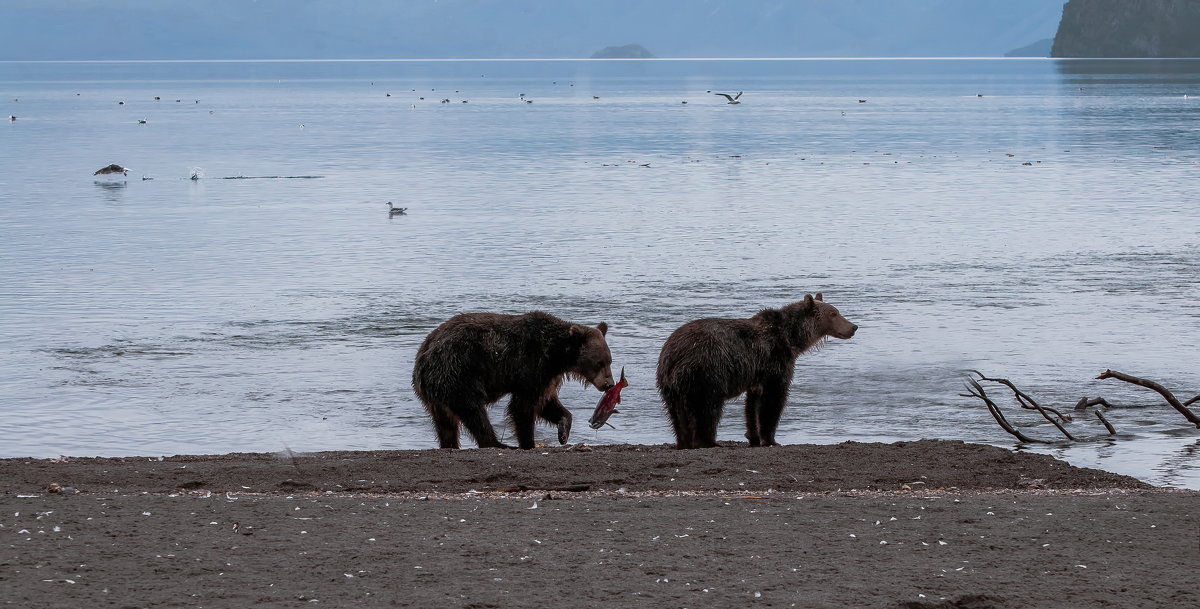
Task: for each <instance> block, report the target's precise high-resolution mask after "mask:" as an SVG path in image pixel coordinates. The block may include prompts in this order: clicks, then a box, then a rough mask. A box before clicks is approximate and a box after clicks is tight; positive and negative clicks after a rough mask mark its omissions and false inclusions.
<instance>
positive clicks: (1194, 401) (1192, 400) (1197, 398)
mask: <svg viewBox="0 0 1200 609" xmlns="http://www.w3.org/2000/svg"><path fill="white" fill-rule="evenodd" d="M1196 402H1200V395H1198V396H1196V397H1194V398H1192V399H1190V400H1188V401H1186V402H1184V403H1183V405H1184V406H1191V405H1192V404H1195V403H1196Z"/></svg>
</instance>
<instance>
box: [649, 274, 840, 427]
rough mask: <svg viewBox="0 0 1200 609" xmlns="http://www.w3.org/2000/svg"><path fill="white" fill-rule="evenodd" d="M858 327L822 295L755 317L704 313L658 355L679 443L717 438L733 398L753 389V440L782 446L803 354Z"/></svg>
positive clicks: (749, 414)
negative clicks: (779, 438) (780, 430)
mask: <svg viewBox="0 0 1200 609" xmlns="http://www.w3.org/2000/svg"><path fill="white" fill-rule="evenodd" d="M856 330H858V326H856V325H854V324H853V323H851V322H850V321H849V320H848V319H846V318H845V317H842V315H841V313H839V312H838V310H837V309H836V308H834V307H833V305H829V304H826V303H825V302H824V301H823V300H822V297H821V294H817V295H816V297H813V296H812V295H806V296H805V297H804V300H802V301H800V302H794V303H792V304H789V305H787V306H785V307H783V308H782V309H763V310H762V311H761V312H759V313H758V314H757V315H755V316H754V317H751V318H749V319H698V320H696V321H690V322H688V323H686V324H684V325H682V326H680V327H679V328H678V329H677V330H675V331H674V332H673V333H671V336H670V337H669V338H667V342H666V343H664V344H663V348H662V352H661V353H660V354H659V356H658V374H657V377H656V381H657V385H658V393H659V395H661V396H662V400H663V405H664V407H665V408H666V411H667V414H668V415H669V416H670V418H671V426H672V427H673V428H674V430H675V444H676V446H677V447H678V448H706V447H711V446H716V445H717V423H719V422H720V420H721V410H722V408H723V407H724V405H725V400H728V399H730V398H735V397H737V396H739V395H741V394H743V393H745V394H746V439H747V440H749V441H750V445H751V446H774V445H777V444H778V443H777V442H776V441H775V429H776V428H777V427H778V426H779V417H780V415H781V414H783V406H784V404H785V403H786V402H787V396H788V388H789V386H790V385H791V382H792V374H793V372H794V371H795V370H794V369H795V366H796V358H797V357H799V356H800V354H801V353H804V352H805V351H807V350H809V349H811V348H812V347H813V346H815V345H817V344H818V343H820V342H821V341H822V340H823V339H824V338H825V337H827V336H832V337H834V338H841V339H847V338H850V337H851V336H854V332H855V331H856Z"/></svg>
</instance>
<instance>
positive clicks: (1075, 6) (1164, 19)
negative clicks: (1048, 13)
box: [1050, 0, 1200, 57]
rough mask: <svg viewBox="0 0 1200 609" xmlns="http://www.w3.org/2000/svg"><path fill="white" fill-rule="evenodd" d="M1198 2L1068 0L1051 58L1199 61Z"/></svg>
mask: <svg viewBox="0 0 1200 609" xmlns="http://www.w3.org/2000/svg"><path fill="white" fill-rule="evenodd" d="M1197 32H1200V2H1195V1H1194V0H1070V1H1069V2H1067V3H1066V5H1064V6H1063V14H1062V21H1061V22H1060V23H1059V26H1058V34H1057V35H1056V36H1055V37H1054V46H1053V47H1052V48H1051V50H1050V56H1051V57H1200V36H1197Z"/></svg>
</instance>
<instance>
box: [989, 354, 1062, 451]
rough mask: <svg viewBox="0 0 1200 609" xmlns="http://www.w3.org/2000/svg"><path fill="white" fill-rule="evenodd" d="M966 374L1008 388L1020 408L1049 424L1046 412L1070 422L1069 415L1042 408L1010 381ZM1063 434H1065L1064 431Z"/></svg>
mask: <svg viewBox="0 0 1200 609" xmlns="http://www.w3.org/2000/svg"><path fill="white" fill-rule="evenodd" d="M967 372H974V373H975V374H977V375H979V380H981V381H991V382H993V383H1000V384H1001V385H1004V386H1006V387H1008V388H1009V389H1012V392H1013V395H1015V396H1017V403H1018V404H1020V405H1021V408H1024V409H1026V410H1036V411H1038V412H1040V413H1042V416H1044V417H1046V420H1048V421H1050V422H1051V423H1053V422H1054V420H1053V419H1051V418H1050V417H1048V416H1046V413H1047V412H1053V413H1054V416H1056V417H1058V418H1059V420H1060V421H1070V420H1071V417H1070V415H1064V414H1063V413H1061V412H1059V411H1057V410H1055V409H1053V408H1047V407H1043V406H1041V405H1039V404H1038V403H1037V400H1035V399H1033V398H1032V397H1031V396H1030V395H1029V394H1028V393H1025V392H1024V391H1021V390H1020V389H1017V386H1016V385H1014V384H1013V383H1012V381H1010V380H1008V379H999V378H996V379H993V378H988V377H986V376H984V375H983V373H982V372H980V371H978V370H968V371H967ZM1059 429H1062V428H1061V427H1059ZM1063 433H1066V432H1065V431H1064V432H1063ZM1068 437H1070V435H1069V434H1068Z"/></svg>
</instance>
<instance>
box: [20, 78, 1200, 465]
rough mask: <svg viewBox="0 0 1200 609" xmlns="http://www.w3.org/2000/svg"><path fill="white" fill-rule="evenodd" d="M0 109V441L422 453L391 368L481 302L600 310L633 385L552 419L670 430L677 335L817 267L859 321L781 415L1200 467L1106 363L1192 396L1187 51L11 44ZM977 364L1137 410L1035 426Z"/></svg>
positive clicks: (1197, 269)
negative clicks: (107, 55)
mask: <svg viewBox="0 0 1200 609" xmlns="http://www.w3.org/2000/svg"><path fill="white" fill-rule="evenodd" d="M707 91H714V92H730V93H736V92H738V91H744V92H745V93H744V94H743V96H742V97H741V101H742V103H741V104H739V105H728V104H726V103H724V99H722V98H720V97H717V96H715V95H713V94H711V93H708V92H707ZM389 94H390V95H389ZM521 94H524V99H525V100H529V101H531V102H532V103H525V102H524V101H523V100H522V98H521ZM980 96H982V97H980ZM156 97H158V98H160V99H156ZM421 97H423V98H424V99H419V98H421ZM443 98H448V99H449V100H450V103H440V100H441V99H443ZM464 100H466V101H467V102H468V103H463V101H464ZM860 100H865V101H860ZM685 101H686V102H687V103H686V104H684V103H683V102H685ZM120 102H124V103H123V104H122V103H120ZM0 103H2V104H3V105H4V107H5V108H6V109H7V112H5V114H11V115H15V116H17V120H15V121H9V122H7V123H6V124H4V125H2V126H0V270H2V275H3V288H2V289H0V400H2V402H0V456H30V455H31V456H37V457H57V456H58V455H79V456H90V455H163V454H175V453H223V452H230V451H279V450H283V449H284V448H285V446H286V447H290V449H292V450H294V451H316V450H328V449H397V448H429V447H434V446H436V441H435V438H434V434H433V431H432V428H431V426H430V424H429V422H428V419H427V417H426V415H425V413H424V411H423V409H422V407H421V405H420V403H419V402H418V401H417V399H416V397H415V396H414V395H413V392H412V390H411V387H410V375H411V371H412V364H413V357H414V354H415V352H416V349H417V346H418V345H419V344H420V342H421V340H422V339H423V338H424V336H425V335H426V334H427V333H428V332H429V331H430V330H432V329H433V328H434V327H436V326H437V325H438V324H439V323H440V322H441V321H443V320H445V319H446V318H448V317H450V316H451V315H454V314H456V313H459V312H463V311H477V310H488V311H502V312H522V311H528V310H534V309H540V310H545V311H547V312H550V313H553V314H555V315H558V316H560V317H562V318H565V319H568V320H571V321H577V322H582V323H589V324H594V323H597V322H599V321H607V322H608V324H609V325H610V328H611V329H610V331H609V335H608V340H609V344H610V346H611V348H612V351H613V355H614V359H615V362H614V368H619V367H621V366H624V367H625V370H626V373H627V375H628V377H629V380H630V383H631V386H630V387H629V388H628V389H626V390H625V392H624V394H623V395H624V400H623V404H622V407H621V413H620V414H618V415H615V416H614V417H613V418H612V419H611V422H612V423H613V424H614V425H615V426H616V427H617V429H615V430H614V429H609V428H605V429H604V430H601V431H598V432H597V431H592V430H590V429H588V428H587V426H586V423H585V421H586V419H587V417H588V416H589V414H590V412H591V409H592V408H593V407H594V406H595V404H596V401H597V400H598V399H599V397H600V395H599V393H598V392H596V391H595V390H594V389H592V390H585V389H583V388H580V387H578V386H577V385H574V384H572V385H569V386H567V387H564V389H563V394H562V397H563V401H564V403H566V405H567V406H568V407H569V408H570V409H571V410H572V411H573V412H574V414H575V420H576V426H575V431H574V434H573V440H575V441H584V442H588V443H593V444H604V443H664V442H669V441H671V439H672V437H671V432H670V427H669V424H668V423H667V420H666V418H665V416H664V415H663V414H662V412H661V405H660V401H659V399H658V396H657V393H656V392H655V390H654V366H655V362H656V359H657V355H658V350H659V348H660V346H661V345H662V342H663V341H664V340H665V339H666V337H667V336H668V335H669V334H670V333H671V331H672V330H673V329H674V328H676V327H678V326H679V325H680V324H682V323H684V322H686V321H688V320H691V319H696V318H701V317H714V316H715V317H746V316H750V315H752V314H753V313H755V312H756V311H758V310H759V309H761V308H763V307H777V306H781V305H783V304H786V303H788V302H791V301H794V300H798V299H800V298H801V297H803V295H804V294H805V293H808V292H818V291H820V292H823V293H824V294H825V298H826V300H827V301H828V302H831V303H833V304H835V305H837V306H838V307H839V308H840V309H841V311H842V312H843V313H844V314H845V315H846V316H847V317H848V318H849V319H851V320H852V321H854V322H856V323H858V324H859V326H860V330H859V332H858V334H857V335H856V336H855V337H854V338H853V339H851V340H849V341H844V342H842V341H837V342H832V343H830V344H828V345H827V346H825V347H824V348H822V349H821V350H819V351H817V352H815V353H811V354H808V355H805V356H803V357H802V358H801V359H800V361H799V363H798V369H797V374H796V382H795V385H794V386H793V390H792V393H791V398H790V401H789V406H788V409H787V410H786V411H785V414H784V420H783V423H782V426H781V431H780V434H779V439H780V441H782V442H784V443H834V442H840V441H844V440H856V441H895V440H911V439H918V438H944V439H956V440H965V441H971V442H985V443H991V444H997V445H1001V446H1008V447H1018V448H1019V449H1021V450H1036V451H1041V452H1048V453H1050V454H1053V455H1055V456H1058V457H1061V458H1064V459H1066V460H1067V461H1070V462H1071V463H1074V464H1077V465H1084V466H1090V467H1099V468H1102V469H1106V470H1110V471H1116V472H1121V473H1126V474H1130V475H1134V476H1137V477H1139V478H1142V479H1144V480H1148V481H1151V482H1154V483H1157V484H1165V485H1173V486H1180V487H1189V488H1200V430H1197V429H1195V428H1194V427H1193V426H1191V425H1189V424H1188V423H1187V422H1186V421H1185V420H1184V419H1183V417H1182V416H1180V415H1179V414H1178V413H1177V412H1175V411H1174V410H1172V409H1171V408H1170V407H1169V406H1168V405H1167V404H1166V403H1165V401H1163V400H1162V399H1161V398H1160V397H1159V396H1158V395H1157V394H1156V393H1154V392H1152V391H1149V390H1146V389H1141V388H1138V387H1133V386H1132V385H1127V384H1124V383H1121V382H1119V381H1111V380H1110V381H1097V380H1094V377H1095V376H1096V375H1097V374H1099V373H1100V372H1101V371H1103V370H1104V369H1106V368H1112V369H1115V370H1120V371H1123V372H1127V373H1130V374H1136V375H1139V376H1144V377H1148V378H1151V379H1154V380H1157V381H1159V382H1161V383H1163V384H1164V385H1166V386H1167V387H1170V388H1172V389H1173V390H1175V391H1176V392H1177V394H1178V395H1179V396H1180V397H1181V398H1183V399H1186V398H1189V397H1191V396H1192V395H1194V394H1195V393H1197V392H1200V366H1197V362H1198V360H1200V358H1198V357H1197V353H1198V351H1197V350H1198V346H1200V202H1198V201H1200V197H1197V193H1198V192H1200V120H1198V119H1200V62H1196V61H1167V62H1147V61H1124V62H1120V61H1118V62H1112V61H1108V62H1091V61H1049V60H860V61H845V60H842V61H838V60H826V61H753V60H739V61H717V60H707V61H699V60H698V61H641V62H596V61H461V62H412V61H361V62H193V63H170V62H166V63H153V62H150V63H145V62H142V63H139V62H128V63H0ZM143 119H144V120H145V121H146V122H145V123H144V124H140V123H139V120H143ZM109 163H120V164H122V165H125V166H127V167H131V168H133V169H132V170H131V172H130V174H129V177H128V178H127V179H121V180H111V179H108V180H101V179H100V178H95V177H93V176H92V172H93V171H95V170H96V169H98V168H100V167H102V166H105V165H107V164H109ZM193 173H195V174H196V175H197V176H198V177H199V178H200V179H197V180H191V179H188V178H189V177H190V176H191V175H192V174H193ZM305 176H307V177H305ZM143 177H145V178H153V179H149V180H143ZM232 177H241V178H255V179H222V178H232ZM387 201H393V202H395V203H396V204H397V205H399V206H403V207H408V208H409V212H408V214H407V215H405V216H399V217H394V218H389V216H388V213H387V207H386V202H387ZM965 368H977V369H979V370H981V371H983V372H984V373H986V374H990V375H993V376H1003V377H1007V378H1010V379H1012V380H1013V381H1014V382H1016V383H1018V384H1019V385H1020V386H1021V387H1022V388H1023V389H1025V390H1026V391H1027V392H1029V393H1031V394H1033V395H1034V396H1035V397H1037V398H1038V399H1040V401H1041V402H1042V403H1043V404H1047V405H1055V406H1059V407H1065V408H1069V407H1070V406H1071V405H1073V404H1074V403H1075V401H1076V400H1077V399H1079V397H1081V396H1085V395H1086V396H1096V395H1102V396H1104V397H1106V398H1107V399H1109V400H1110V401H1112V402H1114V403H1116V404H1118V405H1121V406H1128V407H1129V408H1115V409H1112V410H1110V411H1109V413H1108V417H1109V419H1110V420H1111V421H1112V423H1113V424H1114V425H1115V426H1116V428H1117V430H1118V431H1119V432H1120V434H1119V436H1117V437H1116V438H1115V439H1101V440H1097V441H1090V442H1080V443H1075V444H1055V445H1049V446H1038V445H1033V446H1022V445H1018V443H1017V442H1016V441H1015V439H1014V438H1012V437H1010V436H1008V435H1007V434H1006V433H1005V432H1003V431H1002V430H1001V429H1000V428H999V427H998V426H997V424H996V423H995V421H994V420H993V419H992V418H991V416H990V415H989V414H988V411H987V410H986V409H985V408H984V407H983V405H982V404H981V403H980V402H979V401H978V400H975V399H972V398H965V397H960V396H959V394H960V393H961V392H962V391H963V388H962V378H963V370H964V369H965ZM615 371H616V370H614V372H615ZM1001 389H1003V388H1001V387H997V388H996V389H995V390H993V391H992V392H991V395H993V396H995V397H996V398H998V399H999V402H1000V403H1001V405H1002V406H1003V407H1004V408H1005V409H1006V412H1007V413H1008V415H1009V417H1010V418H1011V419H1014V420H1016V421H1019V422H1020V424H1021V425H1023V429H1024V430H1025V431H1026V433H1028V434H1030V435H1034V436H1037V437H1040V438H1046V439H1053V438H1055V437H1056V436H1057V431H1056V430H1054V429H1053V428H1052V427H1050V426H1049V425H1048V424H1047V423H1045V422H1044V421H1040V419H1039V418H1037V417H1035V416H1031V413H1029V412H1028V411H1022V410H1020V409H1019V408H1018V407H1017V406H1015V405H1014V404H1012V402H1011V400H1010V397H1009V396H1008V395H1007V394H1006V393H1005V392H1004V391H1002V390H1001ZM1000 398H1002V399H1000ZM502 411H503V408H502V407H499V408H493V415H494V417H493V419H494V420H496V421H497V422H499V419H500V418H501V417H502ZM1071 429H1072V430H1073V431H1074V433H1076V434H1077V435H1080V436H1086V437H1095V436H1100V435H1103V434H1104V429H1103V427H1102V426H1100V425H1099V423H1098V422H1096V421H1095V420H1094V419H1092V418H1090V417H1088V418H1081V419H1079V420H1077V421H1076V422H1074V423H1072V424H1071ZM551 432H552V430H551V429H549V428H544V429H541V430H540V431H539V438H541V439H542V440H544V441H546V442H552V441H553V439H552V433H551ZM742 432H743V426H742V421H741V408H740V404H738V403H736V402H731V403H730V405H729V406H727V409H726V416H725V420H724V422H723V424H722V427H721V431H720V434H719V439H725V440H741V439H742ZM507 435H508V436H509V438H510V439H511V433H509V434H507ZM466 444H467V445H469V444H470V442H469V439H468V440H467V441H466Z"/></svg>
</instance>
